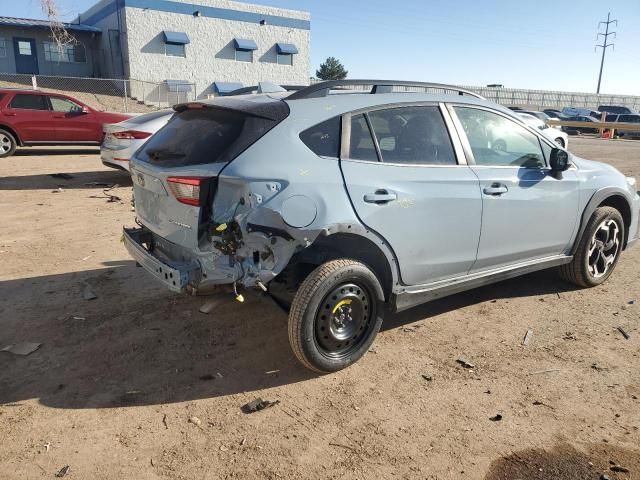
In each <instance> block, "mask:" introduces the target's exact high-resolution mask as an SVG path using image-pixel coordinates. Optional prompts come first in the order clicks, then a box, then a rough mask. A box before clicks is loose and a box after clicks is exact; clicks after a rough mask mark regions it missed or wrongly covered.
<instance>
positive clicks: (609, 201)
mask: <svg viewBox="0 0 640 480" xmlns="http://www.w3.org/2000/svg"><path fill="white" fill-rule="evenodd" d="M598 207H613V208H615V209H616V210H618V211H619V212H620V215H622V220H623V222H624V241H623V244H622V248H626V246H627V241H628V240H629V229H630V228H631V205H629V202H628V201H627V200H626V198H625V197H623V196H622V195H619V194H613V195H611V196H609V197H607V198H605V199H604V200H603V201H602V202H600V204H599V205H598Z"/></svg>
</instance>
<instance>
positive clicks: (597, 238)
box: [588, 219, 622, 278]
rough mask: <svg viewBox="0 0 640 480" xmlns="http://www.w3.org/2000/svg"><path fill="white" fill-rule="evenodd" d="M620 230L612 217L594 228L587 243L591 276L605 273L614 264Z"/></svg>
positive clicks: (620, 235)
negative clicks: (589, 241) (589, 242)
mask: <svg viewBox="0 0 640 480" xmlns="http://www.w3.org/2000/svg"><path fill="white" fill-rule="evenodd" d="M621 237H622V230H621V229H620V226H619V225H618V223H617V222H616V221H615V220H613V219H606V220H604V221H603V222H602V223H601V224H600V225H599V226H598V228H596V231H595V233H594V234H593V237H591V244H590V245H589V252H588V262H589V273H590V274H591V275H592V276H593V278H600V277H602V276H604V275H606V274H607V273H608V272H609V270H610V269H611V267H612V266H613V265H614V264H615V261H616V258H617V257H618V253H619V251H620V240H621Z"/></svg>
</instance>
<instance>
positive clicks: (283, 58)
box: [278, 53, 293, 65]
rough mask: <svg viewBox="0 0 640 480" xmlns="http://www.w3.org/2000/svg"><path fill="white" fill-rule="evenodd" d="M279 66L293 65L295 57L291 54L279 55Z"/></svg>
mask: <svg viewBox="0 0 640 480" xmlns="http://www.w3.org/2000/svg"><path fill="white" fill-rule="evenodd" d="M278 65H293V55H292V54H290V53H279V54H278Z"/></svg>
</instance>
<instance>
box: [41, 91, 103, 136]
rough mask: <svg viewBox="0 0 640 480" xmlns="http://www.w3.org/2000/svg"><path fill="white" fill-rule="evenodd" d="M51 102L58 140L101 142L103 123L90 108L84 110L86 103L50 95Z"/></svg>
mask: <svg viewBox="0 0 640 480" xmlns="http://www.w3.org/2000/svg"><path fill="white" fill-rule="evenodd" d="M49 102H50V104H51V110H52V112H53V115H52V116H53V126H54V128H55V130H56V139H57V140H59V141H60V142H78V143H84V142H100V140H101V139H102V124H101V123H100V122H99V121H98V119H97V115H96V114H95V113H94V112H92V111H91V110H90V109H86V110H88V111H84V108H85V106H84V105H81V104H79V103H77V102H74V101H73V100H71V99H69V98H66V97H62V96H57V95H50V96H49Z"/></svg>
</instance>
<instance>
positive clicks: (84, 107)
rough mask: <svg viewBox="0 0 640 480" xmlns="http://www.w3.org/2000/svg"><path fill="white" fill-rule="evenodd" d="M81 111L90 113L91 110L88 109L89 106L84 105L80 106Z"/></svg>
mask: <svg viewBox="0 0 640 480" xmlns="http://www.w3.org/2000/svg"><path fill="white" fill-rule="evenodd" d="M82 113H91V110H89V107H87V106H86V105H85V106H83V107H82Z"/></svg>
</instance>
